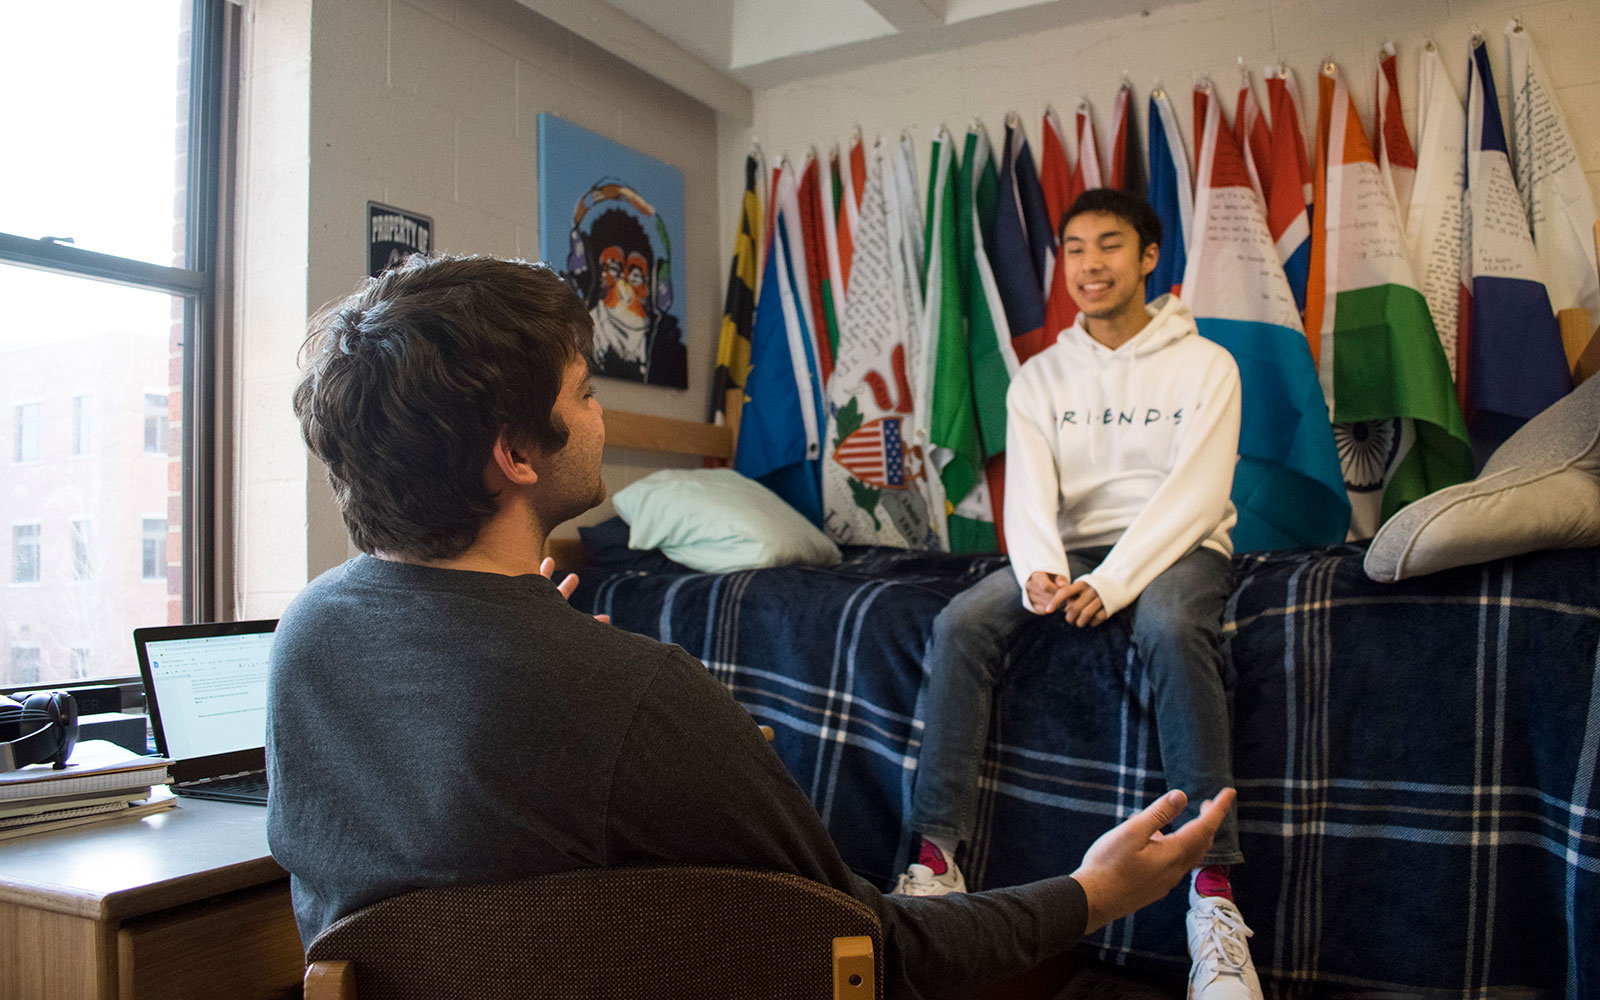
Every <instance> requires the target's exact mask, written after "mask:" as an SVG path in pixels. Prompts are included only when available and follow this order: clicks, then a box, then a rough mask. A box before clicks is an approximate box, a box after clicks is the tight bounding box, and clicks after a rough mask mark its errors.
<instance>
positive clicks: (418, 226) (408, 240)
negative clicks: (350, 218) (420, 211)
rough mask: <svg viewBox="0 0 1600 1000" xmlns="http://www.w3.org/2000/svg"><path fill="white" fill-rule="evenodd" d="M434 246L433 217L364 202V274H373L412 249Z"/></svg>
mask: <svg viewBox="0 0 1600 1000" xmlns="http://www.w3.org/2000/svg"><path fill="white" fill-rule="evenodd" d="M432 249H433V220H432V219H430V218H428V217H427V216H426V215H412V214H411V213H410V212H406V211H402V210H400V209H398V208H391V207H389V206H388V205H380V204H378V203H377V202H375V201H369V202H367V274H368V275H369V276H371V277H374V278H376V277H377V276H378V275H380V274H382V273H383V272H384V271H387V270H388V269H389V268H391V267H393V266H395V265H396V264H398V263H400V262H401V261H402V260H405V259H406V258H407V257H409V256H410V255H412V254H414V253H427V252H428V251H430V250H432Z"/></svg>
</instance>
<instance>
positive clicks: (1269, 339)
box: [1183, 100, 1350, 552]
mask: <svg viewBox="0 0 1600 1000" xmlns="http://www.w3.org/2000/svg"><path fill="white" fill-rule="evenodd" d="M1206 118H1207V120H1206V121H1205V122H1203V123H1201V125H1200V131H1201V132H1202V133H1203V134H1204V135H1205V137H1206V138H1205V142H1204V144H1203V145H1202V146H1201V147H1200V157H1199V162H1198V163H1197V164H1196V175H1197V180H1198V183H1197V184H1196V185H1195V206H1194V243H1193V244H1192V245H1191V247H1190V249H1191V250H1192V251H1193V252H1192V253H1191V254H1190V255H1189V262H1188V269H1187V271H1186V272H1185V273H1184V276H1183V299H1184V302H1185V303H1187V304H1188V306H1189V308H1190V310H1191V311H1193V313H1194V317H1195V324H1196V325H1197V326H1198V327H1199V329H1200V333H1201V334H1202V335H1203V336H1205V337H1207V338H1209V339H1211V340H1214V341H1216V342H1217V343H1219V344H1221V345H1222V346H1223V347H1226V348H1227V349H1228V352H1229V353H1230V354H1232V355H1233V359H1234V361H1235V362H1237V363H1238V365H1239V381H1240V386H1241V390H1242V396H1241V403H1242V407H1243V411H1242V413H1241V423H1240V432H1239V464H1238V465H1237V466H1236V467H1235V468H1234V474H1233V491H1232V499H1233V505H1234V506H1235V507H1236V508H1238V511H1239V523H1238V524H1237V525H1236V526H1235V527H1234V529H1233V544H1234V548H1235V549H1237V550H1238V551H1240V552H1257V551H1263V550H1268V549H1284V548H1294V547H1296V546H1302V545H1331V544H1336V543H1338V542H1341V541H1343V540H1344V538H1345V534H1346V531H1347V530H1348V528H1349V526H1350V501H1349V498H1348V497H1347V496H1346V494H1345V489H1344V478H1343V476H1342V475H1341V474H1340V470H1339V456H1338V453H1337V452H1336V451H1335V450H1334V445H1333V431H1332V429H1331V428H1330V427H1329V426H1328V410H1327V405H1326V404H1325V403H1324V402H1323V398H1322V387H1321V385H1320V384H1319V383H1318V381H1317V369H1316V365H1315V364H1313V363H1312V360H1311V352H1310V350H1308V349H1307V346H1306V339H1305V334H1304V333H1303V332H1302V331H1301V328H1300V313H1299V312H1298V310H1296V308H1295V304H1294V295H1293V293H1292V292H1290V290H1289V282H1288V280H1287V279H1285V278H1284V276H1283V269H1282V268H1280V267H1278V266H1277V261H1276V254H1274V253H1273V249H1272V237H1271V235H1269V234H1268V232H1267V219H1266V212H1265V206H1264V205H1263V204H1262V202H1261V195H1260V194H1259V193H1257V191H1256V188H1255V184H1254V181H1253V178H1252V177H1251V175H1250V172H1249V170H1248V169H1247V168H1246V163H1245V157H1244V153H1243V151H1242V150H1241V148H1240V146H1239V143H1238V141H1237V140H1236V139H1235V138H1234V135H1233V133H1232V132H1231V131H1229V130H1228V129H1227V128H1226V127H1224V125H1223V122H1222V110H1221V102H1220V101H1217V100H1211V101H1210V102H1208V104H1207V107H1206Z"/></svg>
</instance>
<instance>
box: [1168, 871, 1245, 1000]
mask: <svg viewBox="0 0 1600 1000" xmlns="http://www.w3.org/2000/svg"><path fill="white" fill-rule="evenodd" d="M1185 922H1186V923H1187V924H1188V926H1189V957H1190V959H1192V960H1193V962H1194V965H1193V966H1191V967H1190V969H1189V998H1190V1000H1262V997H1261V980H1260V979H1258V978H1256V965H1255V963H1254V962H1253V961H1251V960H1250V945H1249V943H1248V939H1249V938H1250V935H1251V934H1253V933H1255V932H1254V931H1252V930H1251V929H1250V928H1249V927H1246V926H1245V922H1244V916H1243V915H1242V914H1240V913H1239V907H1237V906H1235V905H1234V902H1233V900H1231V899H1228V898H1226V897H1223V896H1201V895H1199V894H1198V893H1196V892H1195V891H1194V886H1193V885H1191V886H1190V887H1189V916H1188V919H1187V920H1186V921H1185Z"/></svg>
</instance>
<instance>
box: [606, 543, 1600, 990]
mask: <svg viewBox="0 0 1600 1000" xmlns="http://www.w3.org/2000/svg"><path fill="white" fill-rule="evenodd" d="M1361 555H1362V551H1361V549H1359V548H1357V547H1348V546H1346V547H1337V548H1333V549H1317V550H1310V551H1299V552H1286V553H1270V554H1263V555H1256V556H1246V557H1240V558H1238V559H1236V560H1235V563H1234V566H1235V573H1236V580H1235V589H1234V594H1233V597H1232V599H1231V601H1230V602H1229V605H1228V611H1227V621H1226V626H1225V631H1224V642H1225V649H1224V651H1225V658H1224V670H1225V671H1226V676H1225V681H1226V683H1227V685H1228V687H1229V690H1230V696H1231V703H1232V706H1233V715H1234V720H1233V731H1234V734H1235V744H1234V758H1235V777H1236V780H1237V784H1238V787H1239V805H1238V809H1239V817H1240V826H1241V841H1242V849H1243V851H1244V854H1245V856H1246V859H1247V860H1246V863H1245V864H1243V865H1241V866H1238V867H1237V868H1235V869H1234V873H1233V875H1234V877H1233V882H1234V891H1235V895H1236V897H1237V899H1238V901H1239V904H1240V907H1241V909H1242V910H1243V912H1244V915H1245V918H1246V920H1247V921H1249V922H1250V924H1251V926H1252V927H1253V928H1254V929H1255V937H1254V939H1253V940H1252V942H1251V948H1252V953H1253V954H1254V956H1255V960H1256V964H1257V967H1258V969H1259V970H1260V972H1261V974H1262V977H1263V980H1264V982H1265V984H1266V986H1267V989H1268V992H1269V994H1276V995H1280V996H1300V995H1304V996H1313V995H1316V996H1322V995H1331V994H1343V993H1369V994H1379V993H1390V994H1403V995H1413V996H1414V995H1417V994H1418V993H1419V992H1420V993H1426V994H1429V995H1438V996H1455V997H1483V996H1504V995H1508V994H1515V995H1519V996H1527V995H1546V996H1566V997H1585V996H1600V784H1597V781H1596V760H1597V756H1600V549H1582V550H1575V551H1565V552H1547V553H1538V554H1534V555H1530V556H1525V557H1521V558H1517V559H1510V560H1506V561H1504V562H1498V563H1493V564H1487V565H1483V566H1474V567H1467V568H1463V569H1460V570H1455V571H1451V572H1447V573H1440V574H1435V575H1433V576H1430V577H1425V578H1422V579H1419V580H1413V581H1407V582H1405V583H1401V584H1396V585H1385V584H1378V583H1374V582H1372V581H1371V580H1368V579H1367V577H1366V576H1365V575H1364V574H1363V573H1362V572H1361ZM1003 565H1004V560H1003V559H1002V558H1000V557H996V556H945V555H936V554H927V553H906V552H899V551H895V550H885V549H856V550H846V560H845V562H844V564H843V565H841V566H838V567H831V568H817V567H788V568H782V569H772V570H759V571H753V572H743V573H730V574H724V575H706V574H698V573H688V572H682V573H673V572H668V573H638V572H627V571H623V572H613V573H610V574H609V575H604V574H596V575H592V576H591V578H590V579H586V580H585V581H584V584H583V586H582V587H581V588H580V589H579V591H578V593H577V594H576V595H574V603H576V604H578V605H579V606H580V607H584V608H585V609H586V610H589V611H593V612H606V613H608V614H610V615H611V616H612V620H613V621H614V622H615V623H616V624H617V625H618V626H620V627H622V628H626V629H630V630H632V631H636V632H641V633H644V634H647V635H652V636H656V637H659V638H661V639H663V640H666V641H669V642H675V643H678V644H679V645H681V646H683V647H684V648H685V649H687V650H688V651H689V652H690V653H692V654H694V655H695V656H698V657H699V658H700V659H702V660H703V661H705V663H706V665H707V667H708V668H709V669H710V670H711V671H712V672H713V673H714V674H715V675H716V676H717V677H718V678H719V679H721V680H722V681H723V682H724V683H725V684H727V685H728V687H729V688H730V690H731V691H732V692H733V694H734V696H735V697H736V698H737V699H738V700H739V701H740V702H742V703H743V704H744V705H745V706H746V707H747V708H748V709H749V710H750V712H751V714H752V715H754V716H755V717H756V718H757V720H758V721H760V722H762V723H765V724H768V725H771V726H772V727H773V728H774V729H775V730H776V733H777V736H776V739H775V740H774V746H775V748H776V749H777V751H778V753H779V754H780V755H781V756H782V758H783V760H784V761H785V763H786V764H787V765H788V767H789V769H790V771H791V773H792V774H793V775H794V777H795V779H796V780H797V781H798V782H799V783H800V785H801V787H802V788H804V789H805V790H806V791H807V792H808V793H809V794H810V795H811V798H812V801H813V802H814V803H815V805H816V807H817V809H818V811H819V812H820V813H821V815H822V817H823V819H824V820H825V821H826V822H827V824H828V827H829V829H830V831H831V832H832V833H833V836H834V839H835V841H836V842H837V843H838V845H839V848H840V850H841V852H842V853H843V854H844V857H845V859H846V861H848V862H849V863H850V864H851V865H852V866H853V867H855V868H856V869H857V870H858V871H860V872H862V873H863V874H864V875H867V876H868V877H871V878H875V879H877V880H878V881H879V882H880V883H884V884H887V882H888V881H889V879H890V878H891V876H892V875H893V873H894V872H895V871H897V870H898V869H899V868H900V867H901V866H903V864H904V863H905V860H906V858H905V852H906V850H907V847H908V845H907V841H908V838H909V834H910V832H911V831H908V830H904V829H902V818H903V817H904V816H905V815H906V813H907V812H908V811H909V804H910V794H911V786H912V782H913V781H914V779H915V775H916V759H917V753H918V748H919V746H920V740H921V732H922V723H921V721H920V719H921V716H922V712H921V706H920V704H919V698H920V696H921V692H922V687H923V684H922V681H923V677H922V663H921V661H922V651H923V647H924V645H925V644H926V641H927V637H928V634H929V630H930V627H931V623H932V621H933V618H934V616H935V615H937V614H938V612H939V610H940V609H941V608H942V607H943V606H944V604H945V603H946V602H947V601H948V600H949V599H950V597H951V596H953V595H954V594H956V593H957V592H958V591H959V590H960V589H961V588H963V587H965V586H967V585H968V584H970V583H972V582H974V581H976V580H977V579H979V578H981V577H982V576H983V575H984V574H985V573H987V572H989V571H991V570H994V569H997V568H999V567H1000V566H1003ZM1164 790H1165V784H1164V781H1163V778H1162V773H1161V760H1160V754H1159V751H1158V749H1157V745H1156V739H1155V732H1154V727H1153V722H1152V712H1151V696H1150V691H1149V689H1148V686H1147V684H1146V683H1145V679H1144V676H1143V669H1142V666H1141V664H1140V663H1139V661H1138V659H1137V658H1136V657H1135V656H1133V655H1132V652H1131V648H1130V646H1129V644H1128V635H1127V631H1126V627H1125V625H1124V624H1123V623H1122V622H1121V621H1120V620H1119V619H1116V618H1113V619H1112V620H1111V622H1109V623H1108V624H1107V625H1106V626H1105V627H1102V628H1099V629H1093V630H1088V631H1080V630H1076V629H1073V628H1072V627H1070V626H1068V625H1066V624H1065V623H1063V622H1061V621H1059V620H1057V619H1041V620H1040V621H1038V622H1037V623H1034V624H1033V625H1030V626H1029V627H1028V628H1026V629H1024V630H1023V631H1022V632H1021V633H1019V635H1018V636H1017V638H1016V640H1015V642H1014V644H1013V647H1012V652H1011V667H1010V669H1009V671H1008V673H1007V675H1006V679H1005V681H1004V682H1003V684H1002V687H1001V689H1000V691H999V692H998V694H997V697H996V699H995V707H994V721H993V726H992V728H991V732H990V740H989V746H988V749H987V752H986V758H985V763H984V767H983V778H982V787H981V790H980V806H979V821H978V830H977V832H976V834H975V836H974V838H973V841H972V843H971V844H969V845H967V847H966V849H965V853H964V854H963V856H962V858H961V861H962V864H963V870H964V871H965V872H966V873H967V877H968V881H969V883H970V884H973V885H974V886H975V887H986V886H999V885H1009V884H1015V883H1018V882H1023V881H1027V880H1031V879H1034V878H1039V877H1042V876H1046V875H1054V874H1059V873H1062V872H1065V871H1070V870H1071V869H1072V868H1073V867H1075V866H1076V863H1077V860H1078V859H1079V858H1080V857H1081V856H1082V854H1083V851H1084V850H1085V848H1087V847H1088V845H1089V844H1090V843H1091V842H1092V841H1093V839H1094V838H1095V837H1096V836H1098V835H1099V834H1100V833H1101V832H1102V831H1104V830H1105V829H1106V828H1107V827H1109V826H1110V825H1112V824H1113V823H1114V822H1116V821H1117V820H1119V819H1121V818H1123V817H1125V816H1127V815H1129V814H1130V813H1131V812H1132V811H1133V810H1135V809H1136V808H1138V807H1139V806H1141V805H1142V804H1144V803H1146V802H1148V801H1150V800H1151V799H1153V798H1154V797H1156V796H1157V795H1158V794H1160V793H1161V792H1162V791H1164ZM1185 892H1186V889H1182V888H1180V889H1179V890H1175V891H1174V892H1173V893H1172V894H1171V895H1170V896H1169V897H1167V898H1166V899H1165V900H1163V901H1162V902H1160V903H1158V904H1156V905H1154V906H1152V907H1148V908H1146V909H1145V910H1143V911H1141V912H1140V913H1138V914H1136V915H1135V916H1133V917H1130V918H1128V919H1125V920H1122V921H1118V922H1117V923H1115V924H1113V925H1111V926H1110V927H1108V928H1106V929H1105V930H1103V931H1101V932H1098V933H1096V934H1095V935H1093V936H1092V937H1091V938H1089V939H1087V940H1086V941H1085V944H1084V947H1086V948H1088V949H1090V950H1091V951H1092V952H1093V953H1095V954H1097V955H1099V956H1100V957H1102V958H1107V959H1110V960H1112V961H1117V962H1127V963H1130V964H1134V965H1142V966H1145V967H1146V968H1149V969H1152V970H1156V971H1162V972H1167V973H1172V974H1176V975H1180V976H1181V974H1182V970H1183V969H1184V968H1186V966H1187V964H1188V959H1187V956H1186V953H1185V944H1184V941H1185V937H1184V929H1183V915H1184V911H1185V910H1186V908H1187V901H1186V898H1185Z"/></svg>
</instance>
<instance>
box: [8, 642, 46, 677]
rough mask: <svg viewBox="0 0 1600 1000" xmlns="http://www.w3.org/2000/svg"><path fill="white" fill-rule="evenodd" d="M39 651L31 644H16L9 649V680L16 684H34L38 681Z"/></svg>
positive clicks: (40, 659)
mask: <svg viewBox="0 0 1600 1000" xmlns="http://www.w3.org/2000/svg"><path fill="white" fill-rule="evenodd" d="M42 660H43V656H42V655H41V650H40V649H39V647H38V646H37V645H34V644H31V643H27V644H24V643H18V644H17V645H15V646H12V647H11V679H12V680H13V681H15V682H16V683H18V684H35V683H38V680H39V664H40V662H41V661H42Z"/></svg>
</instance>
